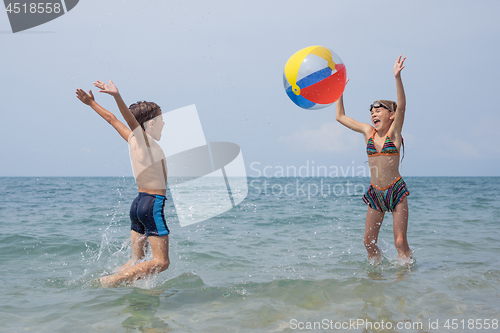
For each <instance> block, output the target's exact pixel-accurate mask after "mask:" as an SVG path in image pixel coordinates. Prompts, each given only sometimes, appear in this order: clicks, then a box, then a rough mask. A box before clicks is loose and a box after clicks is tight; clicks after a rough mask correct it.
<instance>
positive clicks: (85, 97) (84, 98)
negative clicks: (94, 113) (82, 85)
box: [76, 89, 94, 106]
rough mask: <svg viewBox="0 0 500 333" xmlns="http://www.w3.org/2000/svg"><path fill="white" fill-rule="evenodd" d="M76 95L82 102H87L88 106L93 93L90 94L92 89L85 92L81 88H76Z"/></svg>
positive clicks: (92, 98) (91, 100)
mask: <svg viewBox="0 0 500 333" xmlns="http://www.w3.org/2000/svg"><path fill="white" fill-rule="evenodd" d="M76 97H77V98H78V99H79V100H80V101H82V103H84V104H87V105H89V106H90V104H91V103H92V102H93V101H94V95H93V94H92V90H89V93H88V94H87V93H86V92H85V91H83V90H82V89H76Z"/></svg>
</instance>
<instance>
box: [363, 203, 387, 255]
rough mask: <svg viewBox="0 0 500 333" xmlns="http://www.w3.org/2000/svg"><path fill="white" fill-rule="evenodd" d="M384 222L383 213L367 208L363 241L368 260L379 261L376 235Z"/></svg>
mask: <svg viewBox="0 0 500 333" xmlns="http://www.w3.org/2000/svg"><path fill="white" fill-rule="evenodd" d="M383 220H384V212H381V211H378V210H376V209H373V208H371V207H368V211H367V212H366V225H365V237H364V239H363V241H364V243H365V247H366V251H367V252H368V259H370V260H376V261H379V260H380V259H382V253H381V252H380V249H379V248H378V246H377V240H378V233H379V231H380V227H381V226H382V221H383Z"/></svg>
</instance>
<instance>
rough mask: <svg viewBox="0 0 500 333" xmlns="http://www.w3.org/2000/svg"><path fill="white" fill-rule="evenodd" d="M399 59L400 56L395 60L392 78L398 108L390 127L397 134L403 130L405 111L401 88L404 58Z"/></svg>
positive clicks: (404, 98)
mask: <svg viewBox="0 0 500 333" xmlns="http://www.w3.org/2000/svg"><path fill="white" fill-rule="evenodd" d="M401 57H402V56H399V58H398V60H396V63H395V64H394V77H395V78H396V90H397V97H398V101H397V103H398V106H397V108H396V115H395V116H394V123H393V124H392V126H394V130H395V131H397V132H399V133H401V131H402V130H403V122H404V120H405V111H406V95H405V90H404V88H403V81H402V80H401V71H402V70H403V68H405V66H404V62H405V60H406V57H404V58H403V59H401Z"/></svg>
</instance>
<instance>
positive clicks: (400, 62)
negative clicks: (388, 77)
mask: <svg viewBox="0 0 500 333" xmlns="http://www.w3.org/2000/svg"><path fill="white" fill-rule="evenodd" d="M401 57H402V56H399V58H398V60H396V63H395V64H394V76H399V75H401V71H402V70H403V68H405V66H403V64H404V62H405V60H406V57H404V58H403V60H401Z"/></svg>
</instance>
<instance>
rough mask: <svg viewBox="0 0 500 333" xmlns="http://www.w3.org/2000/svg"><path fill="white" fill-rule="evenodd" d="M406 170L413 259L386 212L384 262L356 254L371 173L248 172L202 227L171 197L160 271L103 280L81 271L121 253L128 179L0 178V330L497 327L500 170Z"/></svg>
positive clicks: (114, 260) (98, 271) (124, 252)
mask: <svg viewBox="0 0 500 333" xmlns="http://www.w3.org/2000/svg"><path fill="white" fill-rule="evenodd" d="M405 180H406V182H407V184H408V187H409V189H410V192H411V195H410V197H409V201H408V202H409V209H410V222H409V230H408V241H409V244H410V247H411V248H412V250H414V257H415V259H416V262H415V263H413V264H412V265H411V266H409V267H405V266H401V265H399V264H398V263H397V261H396V260H395V259H396V257H397V253H396V250H395V248H394V246H393V244H392V243H393V236H392V218H391V216H390V215H387V216H386V220H385V221H384V225H383V227H382V231H381V234H380V238H379V244H380V246H381V247H382V248H383V249H384V251H385V257H386V258H385V260H384V262H383V263H382V264H381V265H378V266H372V265H370V264H369V263H368V261H367V260H366V254H365V249H364V246H363V243H362V238H363V232H364V216H365V213H366V206H365V205H364V203H363V202H362V201H361V196H362V193H363V191H362V190H363V189H364V188H366V187H367V186H368V184H369V180H368V179H366V178H355V179H351V178H317V177H316V178H251V179H249V184H250V193H249V195H248V197H247V199H245V201H244V202H243V203H242V204H240V205H239V206H238V207H236V208H234V209H232V210H230V211H228V212H226V213H224V214H223V215H221V216H218V217H216V218H212V219H210V220H207V221H204V222H203V223H200V224H194V225H191V226H188V227H183V228H181V227H180V226H179V224H178V221H177V220H176V218H175V214H174V208H173V205H172V201H171V200H169V201H168V202H169V205H167V206H166V208H165V210H166V214H167V216H168V223H169V228H170V231H171V236H170V258H171V262H172V263H171V266H170V268H169V269H168V270H167V271H166V272H164V273H162V274H160V275H159V276H156V277H154V278H151V279H149V280H145V281H139V282H138V283H136V284H135V285H133V286H126V287H117V288H109V289H103V288H96V287H93V286H92V285H91V283H90V282H91V280H92V279H93V278H95V277H98V276H100V275H102V274H105V273H109V272H111V271H112V270H113V269H114V268H115V267H116V266H118V265H122V264H124V263H125V262H126V261H127V259H128V257H129V255H130V246H129V244H128V236H129V233H130V231H129V223H130V222H129V218H128V210H129V206H130V203H131V202H132V200H133V199H134V197H135V196H136V189H135V187H134V180H133V179H132V178H0V190H1V191H0V193H2V194H1V200H0V226H1V230H2V232H1V233H0V271H1V278H0V323H1V325H0V331H1V332H295V331H301V332H304V331H342V332H343V331H350V332H483V331H485V332H495V331H500V329H499V328H498V326H497V329H494V326H492V325H494V322H495V320H500V301H499V299H500V268H499V267H500V265H499V263H500V256H499V254H500V243H499V242H498V235H499V232H500V217H499V216H500V202H499V201H498V197H499V194H500V193H499V192H500V178H454V177H442V178H439V177H437V178H411V177H410V178H406V179H405ZM348 182H349V184H348ZM326 185H329V186H330V187H328V186H326ZM321 188H323V192H321V191H320V189H321ZM285 189H286V190H285ZM328 189H330V191H328ZM333 189H335V191H334V190H333ZM341 190H343V191H341ZM453 319H455V321H452V320H453ZM471 320H472V322H473V324H471ZM352 321H357V322H358V323H359V324H360V325H358V326H353V325H352ZM447 321H448V327H446V323H447ZM367 322H369V323H370V324H371V326H370V325H368V324H367ZM382 322H383V323H384V324H385V325H384V326H383V327H381V323H382ZM349 323H350V326H346V324H349ZM362 323H365V324H364V325H363V324H362ZM387 323H391V327H388V325H387ZM478 323H479V324H482V326H483V327H482V328H480V327H479V324H478ZM488 323H489V325H490V328H489V329H485V327H486V324H488ZM497 323H498V321H497ZM453 324H455V325H457V326H455V329H453ZM314 325H316V326H314ZM342 325H343V326H342ZM367 325H368V326H367ZM397 325H399V326H397ZM419 325H421V326H419ZM471 325H472V326H471ZM314 327H316V329H314ZM342 327H343V328H342ZM377 327H378V329H377ZM336 328H338V329H336Z"/></svg>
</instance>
